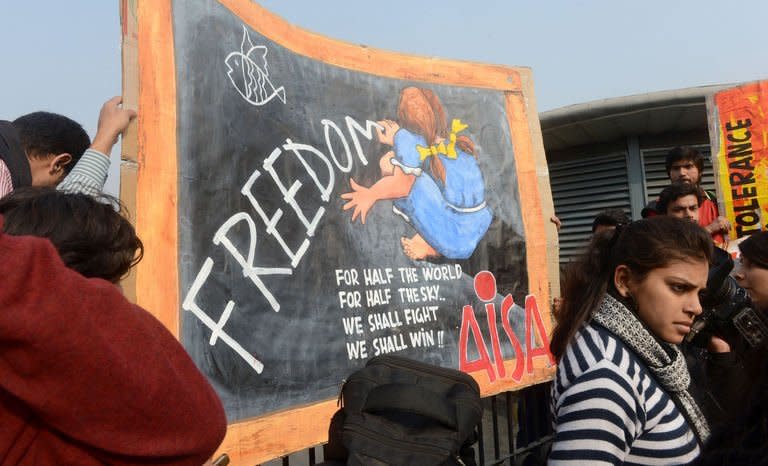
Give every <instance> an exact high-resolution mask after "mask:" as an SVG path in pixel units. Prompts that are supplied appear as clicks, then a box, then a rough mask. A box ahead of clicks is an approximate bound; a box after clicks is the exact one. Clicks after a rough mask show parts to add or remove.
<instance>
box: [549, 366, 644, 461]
mask: <svg viewBox="0 0 768 466" xmlns="http://www.w3.org/2000/svg"><path fill="white" fill-rule="evenodd" d="M563 363H564V364H567V362H566V361H563ZM553 408H554V416H555V418H554V421H555V426H556V428H555V439H554V443H553V446H552V451H551V453H550V456H549V462H550V464H555V465H557V464H586V463H588V464H623V462H624V459H625V458H626V456H627V454H628V453H629V450H630V445H631V444H632V442H633V440H634V438H635V437H636V436H637V435H638V429H639V427H640V422H639V421H640V417H641V413H639V411H640V410H639V409H638V403H637V400H636V397H635V395H634V389H633V387H632V384H631V381H630V380H629V379H628V378H627V377H626V375H624V374H622V373H621V372H620V371H617V370H616V369H615V368H614V367H612V363H611V362H610V361H607V360H603V361H600V362H599V363H598V364H597V365H595V366H592V367H591V368H589V369H588V370H587V371H585V372H583V373H581V374H580V375H579V376H578V377H577V378H576V379H575V380H573V383H572V384H571V385H570V386H569V387H568V388H567V389H566V390H565V391H564V392H562V393H560V396H559V398H558V400H557V402H556V403H555V404H554V406H553Z"/></svg>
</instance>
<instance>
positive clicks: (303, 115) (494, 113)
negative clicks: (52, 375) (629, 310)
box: [123, 0, 558, 464]
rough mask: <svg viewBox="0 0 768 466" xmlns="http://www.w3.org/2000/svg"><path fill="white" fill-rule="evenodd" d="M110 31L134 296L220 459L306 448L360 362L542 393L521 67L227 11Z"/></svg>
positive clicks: (553, 254)
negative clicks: (339, 36) (208, 411)
mask: <svg viewBox="0 0 768 466" xmlns="http://www.w3.org/2000/svg"><path fill="white" fill-rule="evenodd" d="M123 25H124V28H123V34H124V57H125V63H126V65H125V67H124V68H125V80H126V86H127V88H132V89H133V93H134V95H135V100H136V103H137V104H138V108H139V115H140V116H139V122H138V128H137V133H136V138H135V141H134V142H133V144H132V143H131V142H130V141H128V142H127V145H126V146H127V147H129V148H130V147H134V148H135V151H134V153H133V154H131V153H130V152H131V151H130V150H128V151H127V152H128V153H127V154H126V158H127V159H129V160H133V162H128V163H126V165H125V166H124V169H123V180H124V186H123V197H124V198H127V200H128V202H129V204H133V205H134V209H135V212H136V225H137V229H138V231H139V234H140V235H141V237H142V239H143V240H144V243H145V250H146V254H145V259H144V261H143V262H142V263H141V264H140V265H139V267H138V269H137V272H136V275H135V290H133V292H135V296H136V299H137V301H138V303H139V304H141V305H142V306H144V307H145V308H147V309H149V310H150V311H151V312H153V313H155V314H156V315H157V316H158V318H159V319H161V320H162V321H163V322H164V323H165V324H166V325H167V326H168V327H169V328H170V329H171V330H172V331H173V332H174V333H175V334H176V335H177V336H178V338H179V339H180V341H181V342H182V343H183V345H184V346H185V348H186V349H187V350H188V351H189V353H190V355H191V356H192V358H193V359H194V361H195V362H196V363H197V365H198V367H199V368H200V370H201V371H203V373H205V374H206V376H207V377H208V378H209V380H210V382H211V383H212V384H213V386H214V387H215V389H216V390H217V392H218V394H219V396H220V397H221V400H222V403H223V405H224V407H225V409H226V412H227V416H228V419H229V422H230V428H229V430H228V434H227V438H226V439H225V442H224V444H223V445H222V451H226V452H227V453H228V454H229V455H230V457H232V458H233V461H234V462H235V464H253V463H257V462H261V461H265V460H268V459H271V458H274V457H277V456H279V455H282V454H287V453H290V452H292V451H296V450H299V449H301V448H305V447H307V446H311V445H316V444H319V443H322V442H324V441H325V440H326V435H327V426H328V420H329V419H330V416H331V415H332V413H333V412H334V410H335V409H336V397H337V395H338V393H339V389H340V386H341V383H342V381H343V379H344V378H345V377H346V376H347V375H348V374H350V373H351V372H352V371H354V370H356V369H358V368H360V367H362V366H363V365H364V364H365V361H366V360H367V359H368V358H370V357H373V356H376V355H379V354H386V353H396V354H399V355H401V356H405V357H409V358H413V359H418V360H422V361H425V362H429V363H433V364H436V365H440V366H444V367H451V368H457V369H460V370H463V371H465V372H468V373H470V374H471V375H472V376H473V377H475V378H476V379H477V380H478V382H479V384H480V385H481V387H482V390H483V393H484V394H486V395H488V394H493V393H499V392H502V391H506V390H515V389H518V388H521V387H524V386H527V385H531V384H535V383H539V382H542V381H546V380H549V379H550V378H551V377H552V375H553V371H554V365H555V361H554V359H553V357H552V355H551V353H550V352H549V337H550V333H551V329H552V318H551V312H550V308H551V305H550V303H551V299H552V296H551V288H554V289H556V286H557V283H558V282H557V276H556V274H557V240H556V235H555V232H554V226H553V225H551V224H550V223H549V221H548V218H549V216H550V214H551V213H552V200H551V194H550V190H549V181H548V175H547V170H546V162H545V159H544V154H543V148H542V144H541V135H540V129H539V123H538V119H537V115H536V110H535V105H534V99H533V92H532V82H531V72H530V70H529V69H526V68H510V67H501V66H493V65H482V64H475V63H465V62H456V61H448V60H438V59H433V58H423V57H413V56H407V55H401V54H396V53H391V52H384V51H380V50H374V49H370V48H367V47H362V46H357V45H351V44H346V43H342V42H338V41H335V40H332V39H329V38H326V37H323V36H320V35H317V34H313V33H310V32H307V31H304V30H301V29H299V28H297V27H295V26H293V25H290V24H288V23H286V22H285V21H283V20H282V19H280V18H278V17H276V16H275V15H273V14H271V13H269V12H268V11H266V10H265V9H263V8H262V7H260V6H259V5H257V4H254V3H251V2H250V1H246V0H218V1H217V0H183V1H181V0H179V1H170V0H168V1H153V2H142V1H138V2H135V1H128V0H126V1H124V2H123ZM131 92H132V91H131V90H130V89H127V92H126V94H128V95H130V94H131Z"/></svg>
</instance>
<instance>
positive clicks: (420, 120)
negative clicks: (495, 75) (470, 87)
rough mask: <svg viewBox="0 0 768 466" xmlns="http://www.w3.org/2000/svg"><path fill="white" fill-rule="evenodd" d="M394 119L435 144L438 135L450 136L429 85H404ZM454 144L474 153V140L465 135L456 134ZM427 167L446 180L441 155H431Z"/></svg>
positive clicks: (443, 112)
mask: <svg viewBox="0 0 768 466" xmlns="http://www.w3.org/2000/svg"><path fill="white" fill-rule="evenodd" d="M397 119H398V122H399V124H400V126H402V127H403V128H405V129H407V130H408V131H410V132H412V133H415V134H420V135H422V136H424V139H426V140H427V144H428V145H432V144H435V142H437V139H438V138H444V139H445V138H448V136H450V134H449V132H450V130H449V128H448V123H447V121H446V118H445V111H444V110H443V105H442V104H441V103H440V99H439V98H438V97H437V95H435V93H434V92H432V91H430V90H429V89H422V88H419V87H406V88H405V89H403V90H402V91H401V92H400V103H399V104H398V106H397ZM456 145H457V146H459V148H460V149H461V150H463V151H464V152H466V153H468V154H472V155H475V144H474V143H473V142H472V140H471V139H469V138H468V137H467V136H457V137H456ZM429 168H430V171H431V172H432V175H433V176H434V177H435V178H437V179H439V180H440V181H441V182H443V183H445V167H444V166H443V162H442V160H440V157H437V156H435V157H430V158H429Z"/></svg>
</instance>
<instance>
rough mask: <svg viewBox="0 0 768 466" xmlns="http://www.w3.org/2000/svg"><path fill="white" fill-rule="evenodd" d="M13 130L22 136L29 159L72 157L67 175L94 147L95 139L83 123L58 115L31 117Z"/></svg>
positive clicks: (19, 120) (20, 120) (22, 118)
mask: <svg viewBox="0 0 768 466" xmlns="http://www.w3.org/2000/svg"><path fill="white" fill-rule="evenodd" d="M13 127H14V128H16V130H17V131H18V132H19V140H20V142H21V147H22V148H24V152H26V153H27V156H29V157H33V158H43V157H48V156H50V155H51V154H53V155H59V154H63V153H68V154H69V155H71V156H72V160H71V161H70V162H69V163H68V164H66V165H64V166H63V168H64V173H65V174H66V173H69V172H70V170H72V167H74V166H75V164H76V163H77V161H78V160H80V157H81V156H82V155H83V152H85V150H86V149H88V146H90V145H91V138H89V137H88V133H86V132H85V130H84V129H83V127H82V126H81V125H80V123H78V122H76V121H74V120H72V119H70V118H67V117H65V116H64V115H59V114H58V113H50V112H34V113H29V114H27V115H24V116H20V117H19V118H17V119H15V120H14V121H13Z"/></svg>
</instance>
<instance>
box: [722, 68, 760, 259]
mask: <svg viewBox="0 0 768 466" xmlns="http://www.w3.org/2000/svg"><path fill="white" fill-rule="evenodd" d="M707 112H708V114H709V134H710V139H711V141H712V154H713V157H712V159H713V165H714V168H715V174H716V181H717V185H718V190H719V196H718V197H719V198H720V199H721V202H722V205H721V206H720V212H721V214H724V215H725V216H726V217H727V218H728V220H729V221H730V222H731V227H732V228H731V231H730V232H729V239H730V241H731V246H730V247H729V249H734V248H735V246H736V244H737V243H738V242H739V240H742V239H744V238H746V237H747V236H749V235H751V234H753V233H757V232H758V231H761V230H763V229H765V227H766V223H768V216H766V213H767V212H768V116H766V114H767V113H768V81H759V82H755V83H751V84H746V85H743V86H739V87H735V88H732V89H727V90H724V91H720V92H717V93H716V94H715V95H714V96H712V97H710V98H708V99H707ZM734 250H735V249H734Z"/></svg>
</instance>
